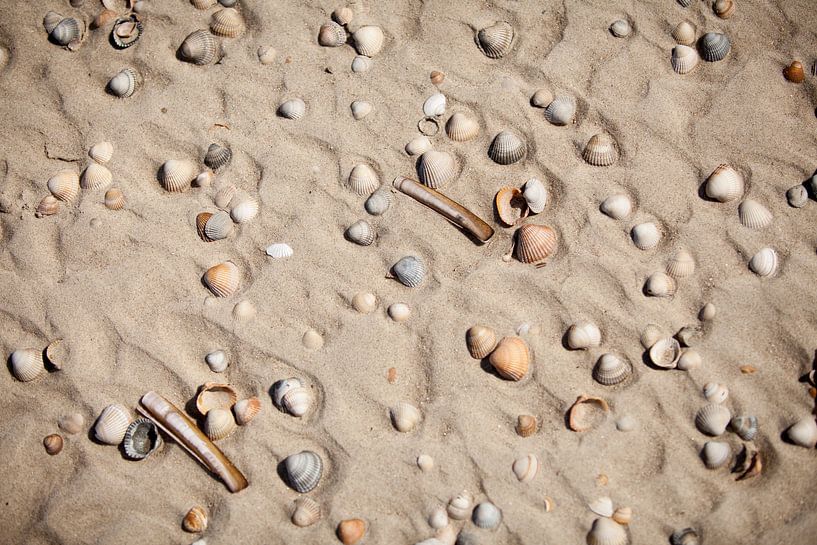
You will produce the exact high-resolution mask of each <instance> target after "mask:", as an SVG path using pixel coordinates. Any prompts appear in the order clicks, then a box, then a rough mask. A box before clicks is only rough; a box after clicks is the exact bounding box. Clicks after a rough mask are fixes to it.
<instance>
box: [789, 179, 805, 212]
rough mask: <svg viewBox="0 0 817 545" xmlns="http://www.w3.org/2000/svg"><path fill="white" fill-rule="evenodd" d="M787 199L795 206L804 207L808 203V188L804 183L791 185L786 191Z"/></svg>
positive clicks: (790, 204)
mask: <svg viewBox="0 0 817 545" xmlns="http://www.w3.org/2000/svg"><path fill="white" fill-rule="evenodd" d="M786 200H787V201H788V202H789V206H791V207H793V208H803V207H804V206H806V203H808V190H806V188H805V187H804V186H803V185H802V184H801V185H796V186H794V187H790V188H789V189H788V191H786Z"/></svg>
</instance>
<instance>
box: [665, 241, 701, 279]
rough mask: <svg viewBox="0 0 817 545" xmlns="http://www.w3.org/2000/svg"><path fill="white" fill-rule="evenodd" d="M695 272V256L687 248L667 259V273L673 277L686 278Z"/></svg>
mask: <svg viewBox="0 0 817 545" xmlns="http://www.w3.org/2000/svg"><path fill="white" fill-rule="evenodd" d="M694 272H695V258H694V257H692V254H690V253H689V252H688V251H687V250H686V249H684V248H681V249H679V250H678V251H676V252H675V253H674V254H673V256H672V257H671V258H670V259H669V261H667V274H668V275H670V276H671V277H673V278H686V277H687V276H690V275H691V274H692V273H694Z"/></svg>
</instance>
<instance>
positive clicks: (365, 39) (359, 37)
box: [352, 25, 386, 57]
mask: <svg viewBox="0 0 817 545" xmlns="http://www.w3.org/2000/svg"><path fill="white" fill-rule="evenodd" d="M352 39H353V40H354V42H355V49H356V50H357V52H358V54H360V55H364V56H366V57H374V56H375V55H377V54H378V53H380V50H381V49H383V44H384V43H385V41H386V37H385V36H384V35H383V30H382V29H381V28H380V27H378V26H374V25H368V26H362V27H360V28H359V29H357V30H356V31H355V32H354V33H353V34H352Z"/></svg>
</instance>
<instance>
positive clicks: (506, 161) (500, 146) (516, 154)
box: [488, 130, 525, 165]
mask: <svg viewBox="0 0 817 545" xmlns="http://www.w3.org/2000/svg"><path fill="white" fill-rule="evenodd" d="M524 156H525V142H523V141H522V139H521V138H519V136H517V135H516V134H515V133H513V132H511V131H509V130H504V131H502V132H500V133H499V134H497V135H496V136H495V137H494V140H493V141H492V142H491V146H490V147H489V148H488V157H490V158H491V159H492V160H493V161H494V162H495V163H499V164H500V165H510V164H513V163H515V162H517V161H519V160H520V159H522V157H524Z"/></svg>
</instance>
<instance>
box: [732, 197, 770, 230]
mask: <svg viewBox="0 0 817 545" xmlns="http://www.w3.org/2000/svg"><path fill="white" fill-rule="evenodd" d="M738 215H739V217H740V222H741V223H742V224H743V225H744V226H746V227H748V228H750V229H763V228H764V227H768V226H769V225H771V223H772V213H771V212H769V209H768V208H766V207H765V206H763V205H762V204H760V203H759V202H757V201H756V200H754V199H744V200H743V202H742V203H740V206H738Z"/></svg>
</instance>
